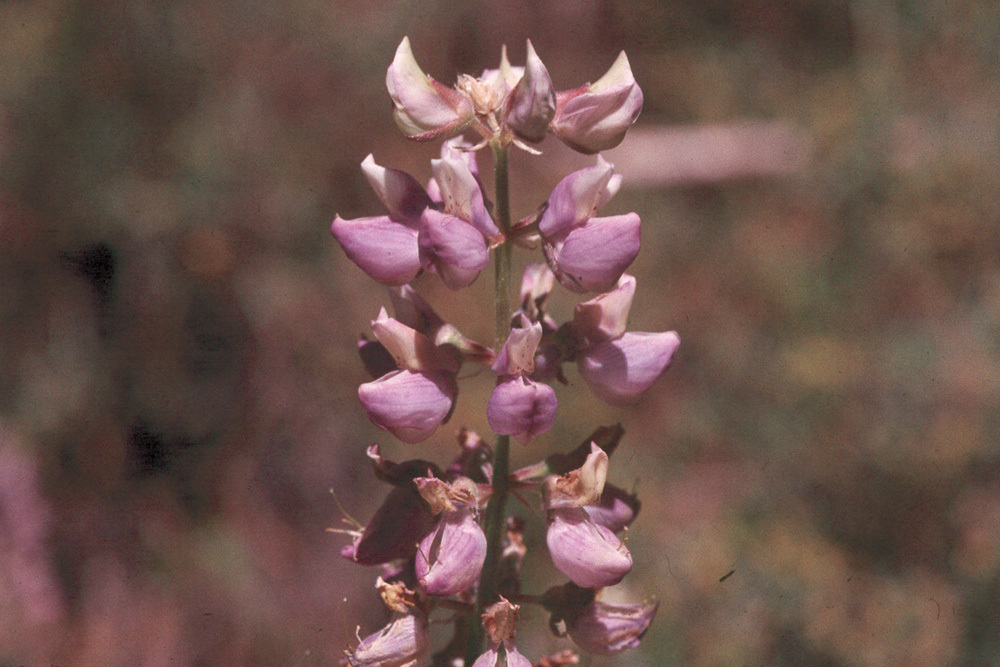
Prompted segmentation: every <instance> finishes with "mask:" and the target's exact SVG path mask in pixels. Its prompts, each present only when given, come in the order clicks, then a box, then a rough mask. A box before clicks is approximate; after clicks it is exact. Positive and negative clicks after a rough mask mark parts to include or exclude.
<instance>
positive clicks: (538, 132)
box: [506, 40, 556, 143]
mask: <svg viewBox="0 0 1000 667" xmlns="http://www.w3.org/2000/svg"><path fill="white" fill-rule="evenodd" d="M506 113H507V125H508V126H509V127H510V128H511V129H512V130H514V132H515V133H516V134H517V135H518V136H519V137H521V138H522V139H526V140H527V141H532V142H535V143H537V142H539V141H541V140H542V139H544V138H545V131H546V130H547V129H548V127H549V123H550V122H551V121H552V117H553V116H554V115H555V113H556V94H555V90H554V89H553V88H552V79H551V78H550V77H549V72H548V70H547V69H545V65H544V64H543V63H542V61H541V59H540V58H539V57H538V54H536V53H535V47H533V46H532V45H531V40H528V55H527V59H526V60H525V65H524V75H523V76H522V77H521V80H520V81H518V82H517V85H515V86H514V90H512V91H511V92H510V95H509V96H508V97H507V112H506Z"/></svg>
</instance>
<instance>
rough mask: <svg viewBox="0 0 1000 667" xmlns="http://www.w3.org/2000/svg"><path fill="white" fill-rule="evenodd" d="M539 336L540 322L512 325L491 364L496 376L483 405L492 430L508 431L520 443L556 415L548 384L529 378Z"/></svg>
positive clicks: (548, 424)
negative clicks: (495, 384)
mask: <svg viewBox="0 0 1000 667" xmlns="http://www.w3.org/2000/svg"><path fill="white" fill-rule="evenodd" d="M525 324H527V323H526V322H525ZM541 339H542V327H541V325H540V324H537V323H536V324H533V325H531V326H527V327H525V328H522V329H513V330H512V331H511V332H510V336H509V337H508V338H507V342H506V343H504V346H503V347H502V348H501V350H500V353H499V354H498V355H497V359H496V362H495V363H494V364H493V372H494V373H496V374H497V375H499V376H500V378H499V379H498V380H497V386H496V388H495V389H494V390H493V393H492V394H491V395H490V400H489V402H488V403H487V405H486V417H487V419H488V420H489V422H490V428H491V429H493V432H494V433H499V434H501V435H512V436H514V437H515V438H517V440H518V441H519V442H521V443H522V444H527V443H528V441H530V440H531V438H532V437H534V436H536V435H540V434H542V433H545V432H546V431H548V430H549V429H550V428H552V424H553V423H555V418H556V406H557V402H556V394H555V392H554V391H553V390H552V387H550V386H549V385H547V384H543V383H540V382H535V381H533V380H532V379H531V378H530V375H531V373H532V372H533V371H534V370H535V351H536V350H537V349H538V343H539V341H541Z"/></svg>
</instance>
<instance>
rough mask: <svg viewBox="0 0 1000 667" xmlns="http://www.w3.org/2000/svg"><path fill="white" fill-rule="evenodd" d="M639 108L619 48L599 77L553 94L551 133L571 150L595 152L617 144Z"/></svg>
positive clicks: (638, 94) (635, 89) (637, 92)
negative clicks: (609, 66) (616, 55)
mask: <svg viewBox="0 0 1000 667" xmlns="http://www.w3.org/2000/svg"><path fill="white" fill-rule="evenodd" d="M640 111H642V91H641V90H640V89H639V86H638V84H636V82H635V77H634V76H632V68H631V67H630V66H629V62H628V58H627V57H626V56H625V52H624V51H622V52H621V53H620V54H619V55H618V59H617V60H615V62H614V64H613V65H611V68H610V69H609V70H608V71H607V73H606V74H605V75H604V76H602V77H601V78H600V79H598V80H597V81H595V82H594V83H592V84H589V85H586V86H581V87H580V88H576V89H574V90H566V91H562V92H560V93H558V94H557V95H556V114H555V118H554V119H553V120H552V132H553V133H554V134H555V135H556V136H557V137H559V138H560V139H562V140H563V142H564V143H565V144H566V145H567V146H569V147H570V148H572V149H574V150H577V151H580V152H581V153H598V152H600V151H606V150H608V149H609V148H614V147H615V146H617V145H618V144H620V143H621V142H622V139H624V138H625V133H626V132H627V131H628V129H629V127H631V126H632V123H634V122H635V119H636V118H638V117H639V112H640Z"/></svg>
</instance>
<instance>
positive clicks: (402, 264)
mask: <svg viewBox="0 0 1000 667" xmlns="http://www.w3.org/2000/svg"><path fill="white" fill-rule="evenodd" d="M330 231H331V232H332V233H333V236H334V238H335V239H337V242H339V243H340V246H341V247H342V248H343V249H344V252H345V253H346V254H347V257H348V259H350V260H351V261H352V262H354V263H355V264H357V265H358V267H359V268H360V269H361V270H362V271H364V272H365V273H366V274H368V276H369V277H371V278H373V279H374V280H377V281H378V282H380V283H382V284H383V285H404V284H406V283H408V282H410V281H412V280H413V279H414V278H416V277H417V274H418V273H420V253H419V247H418V245H417V230H416V229H411V228H410V227H407V226H406V225H403V224H400V223H398V222H394V221H393V220H391V219H390V218H389V217H388V216H385V215H382V216H377V217H373V218H357V219H354V220H344V219H343V218H341V217H340V216H337V217H336V218H334V220H333V225H332V226H331V228H330Z"/></svg>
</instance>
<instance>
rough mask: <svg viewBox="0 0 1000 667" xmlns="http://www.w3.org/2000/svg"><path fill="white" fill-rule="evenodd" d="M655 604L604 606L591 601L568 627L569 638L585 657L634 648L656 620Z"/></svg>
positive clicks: (602, 603)
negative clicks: (586, 654)
mask: <svg viewBox="0 0 1000 667" xmlns="http://www.w3.org/2000/svg"><path fill="white" fill-rule="evenodd" d="M658 606H659V603H658V602H655V601H654V602H644V603H641V604H608V603H606V602H600V601H597V600H595V601H594V602H591V603H590V604H589V605H587V606H586V607H585V608H584V609H583V610H582V611H581V613H580V615H579V616H577V617H576V618H575V619H574V620H573V622H572V623H571V624H570V626H569V636H570V638H572V639H573V641H574V642H576V644H577V645H578V646H579V647H580V648H582V649H583V650H585V651H587V652H588V653H596V654H598V655H608V654H610V653H617V652H619V651H624V650H625V649H628V648H635V647H636V646H638V645H639V640H640V639H641V638H642V636H643V635H644V634H645V633H646V630H648V629H649V626H650V624H651V623H652V622H653V617H655V616H656V609H657V607H658Z"/></svg>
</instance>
